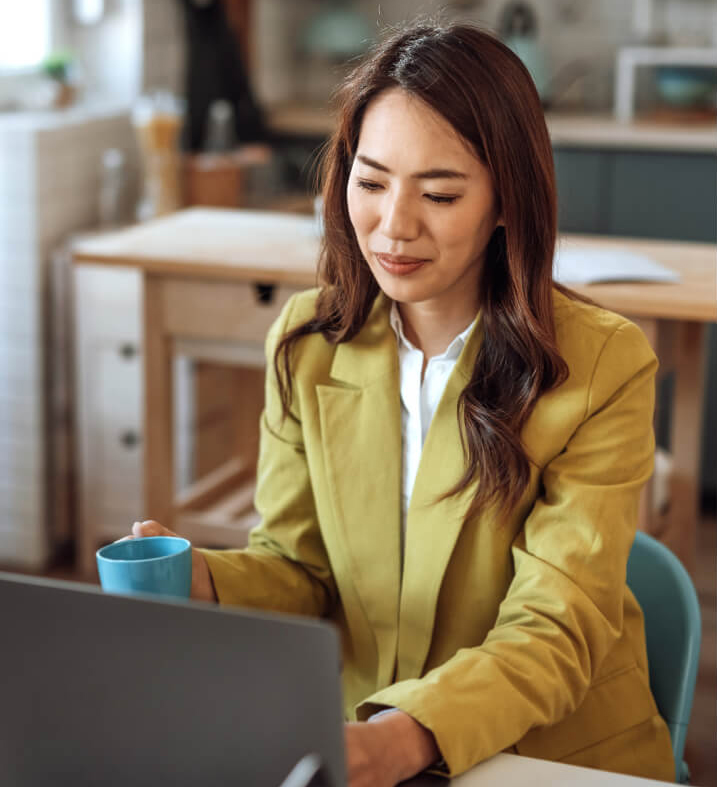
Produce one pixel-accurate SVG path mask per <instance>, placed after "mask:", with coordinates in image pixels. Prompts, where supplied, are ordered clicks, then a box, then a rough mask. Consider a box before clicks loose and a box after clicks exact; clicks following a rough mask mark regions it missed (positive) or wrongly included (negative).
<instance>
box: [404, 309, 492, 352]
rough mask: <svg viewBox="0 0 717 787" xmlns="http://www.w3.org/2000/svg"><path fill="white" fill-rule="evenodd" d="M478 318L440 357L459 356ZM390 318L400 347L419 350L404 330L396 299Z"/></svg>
mask: <svg viewBox="0 0 717 787" xmlns="http://www.w3.org/2000/svg"><path fill="white" fill-rule="evenodd" d="M477 319H478V318H477V317H476V318H475V319H474V320H473V322H472V323H471V324H470V325H469V326H468V327H467V328H466V329H465V330H463V331H461V332H460V333H459V334H458V336H456V337H455V338H454V339H453V341H451V343H450V344H449V345H448V347H446V349H445V350H444V352H443V353H441V355H440V356H439V357H441V358H458V356H459V355H460V354H461V350H462V349H463V346H464V345H465V343H466V340H467V339H468V336H469V334H470V332H471V331H472V330H473V326H474V325H475V324H476V320H477ZM389 320H390V323H391V328H393V331H394V333H395V334H396V338H397V339H398V344H399V347H401V346H403V347H405V348H406V349H408V350H417V349H418V348H417V347H415V346H414V345H413V344H411V342H410V341H409V340H408V339H407V338H406V334H405V333H404V332H403V321H402V320H401V313H400V312H399V311H398V304H397V303H396V301H393V302H392V303H391V312H390V316H389Z"/></svg>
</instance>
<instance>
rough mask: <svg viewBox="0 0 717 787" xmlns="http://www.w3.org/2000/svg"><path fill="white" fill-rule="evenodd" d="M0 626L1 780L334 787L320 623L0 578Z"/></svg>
mask: <svg viewBox="0 0 717 787" xmlns="http://www.w3.org/2000/svg"><path fill="white" fill-rule="evenodd" d="M0 620H2V621H3V636H2V642H1V644H0V783H1V784H7V785H12V787H45V786H47V787H60V785H66V784H67V785H73V787H84V786H85V785H98V784H101V785H103V787H114V785H116V786H117V787H134V786H135V785H136V786H137V787H143V786H144V785H146V786H147V787H159V785H173V787H185V785H186V787H189V786H190V785H191V787H196V786H197V785H202V786H203V787H212V786H213V785H221V786H222V787H224V785H232V786H235V785H249V786H251V787H280V785H282V784H284V785H285V787H304V786H306V787H308V785H312V787H345V784H346V776H345V765H344V751H343V714H342V704H341V684H340V649H339V640H338V635H337V633H336V631H335V630H334V628H333V627H332V626H331V625H329V624H327V623H324V622H321V621H315V620H309V619H305V618H298V617H288V616H282V615H276V614H272V613H264V612H255V611H250V610H244V609H238V608H229V607H219V606H216V605H211V604H204V603H202V602H193V601H191V602H182V601H172V600H158V599H157V598H156V597H149V596H145V597H136V596H134V597H131V596H119V595H110V594H105V593H103V592H102V590H101V589H100V588H98V587H96V586H93V585H84V584H79V583H74V582H65V581H59V580H49V579H42V578H36V577H27V576H19V575H15V574H6V573H0ZM411 783H412V784H416V785H418V784H436V783H438V784H445V783H446V782H445V781H444V780H441V779H438V778H437V777H432V776H422V777H420V778H418V779H416V780H414V781H412V782H411Z"/></svg>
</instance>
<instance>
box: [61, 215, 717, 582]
mask: <svg viewBox="0 0 717 787" xmlns="http://www.w3.org/2000/svg"><path fill="white" fill-rule="evenodd" d="M562 242H563V243H568V244H570V245H571V246H572V247H580V246H585V247H590V248H593V247H600V248H607V249H609V248H621V249H629V250H631V251H635V252H638V253H641V254H645V255H647V256H649V257H651V258H652V259H654V260H655V261H657V262H658V263H660V264H662V265H664V266H665V267H668V268H671V269H672V270H674V271H677V272H678V273H679V274H680V276H681V281H680V283H678V284H645V283H642V284H638V283H621V284H594V285H584V286H579V287H575V289H576V290H577V291H578V292H581V293H583V294H585V295H587V296H588V297H590V298H592V299H593V300H595V301H597V302H598V303H600V304H602V305H603V306H605V307H607V308H609V309H612V310H614V311H617V312H620V313H623V314H625V315H627V316H629V317H631V318H632V319H634V320H635V321H636V322H637V323H638V324H639V325H640V326H641V327H642V329H643V330H644V331H645V333H646V334H647V336H648V338H649V340H650V341H651V343H652V345H653V347H654V348H655V350H656V352H657V354H658V356H659V358H660V361H661V367H662V373H663V374H664V373H665V372H667V371H668V370H672V371H673V372H674V373H675V392H674V402H673V413H672V425H671V429H672V442H671V450H672V454H673V458H674V477H673V485H672V505H671V510H670V511H669V513H668V514H667V515H666V516H664V517H657V518H653V517H651V513H650V508H651V507H650V505H647V504H643V506H642V513H641V526H642V527H644V528H645V529H647V530H649V531H650V532H653V533H654V534H656V535H658V536H659V537H660V538H661V539H662V540H663V541H666V542H667V543H668V544H669V546H671V547H672V549H673V550H674V551H675V552H676V553H677V554H678V555H679V556H680V557H681V559H682V560H683V562H684V563H685V564H686V565H687V567H688V568H692V566H693V562H694V555H695V550H696V521H697V515H698V511H697V504H698V470H699V459H700V444H701V429H702V397H703V388H704V385H703V381H704V368H703V367H704V360H703V350H704V348H703V336H704V330H703V329H704V324H705V323H706V322H711V321H715V320H717V298H716V292H717V281H716V276H715V268H716V257H715V247H714V246H712V245H708V244H696V243H665V242H653V241H642V240H640V241H638V240H634V239H616V238H610V239H607V238H605V237H588V236H577V235H572V236H563V238H562ZM318 248H319V238H318V233H317V230H316V225H315V222H314V219H312V218H310V217H300V216H295V215H289V214H280V213H269V212H254V211H238V210H221V209H206V208H194V209H190V210H184V211H180V212H178V213H176V214H173V215H171V216H168V217H164V218H161V219H157V220H154V221H151V222H148V223H146V224H142V225H138V226H135V227H131V228H128V229H125V230H120V231H118V232H116V233H111V234H108V235H104V236H102V237H98V238H96V239H92V240H88V241H86V242H82V243H79V244H78V245H77V246H76V247H75V249H74V260H75V262H77V263H83V262H85V263H94V264H106V265H123V266H133V267H136V268H139V269H140V270H141V272H142V274H143V280H144V371H145V442H144V446H145V454H144V456H145V515H146V516H147V517H151V518H153V519H157V520H159V521H161V522H163V523H164V524H167V525H169V526H172V525H173V526H174V527H176V528H177V529H178V530H180V531H181V532H182V533H184V534H186V535H187V537H189V538H195V537H197V536H198V538H197V540H201V541H202V542H204V543H212V542H213V543H217V544H221V543H224V544H226V545H228V546H230V545H239V544H238V540H237V537H236V534H237V533H238V532H240V531H242V538H244V537H245V530H246V528H247V527H248V526H250V525H251V524H252V523H253V521H254V516H255V515H254V514H253V511H252V507H251V501H252V494H253V485H252V478H253V473H254V464H255V459H256V445H255V444H249V445H247V450H246V453H245V454H243V455H242V456H241V457H238V458H237V459H234V460H232V461H231V462H228V463H227V465H226V466H224V467H222V468H220V469H219V470H217V471H215V472H214V473H213V474H212V477H210V478H204V479H200V480H199V481H198V482H197V483H196V484H195V485H194V486H193V487H192V488H190V489H189V490H185V491H183V492H182V493H181V495H180V496H179V497H178V496H177V495H175V489H174V482H173V478H174V476H173V468H174V455H173V445H172V412H173V402H172V387H171V374H170V370H171V363H172V358H173V355H174V354H175V353H178V352H179V353H183V354H188V355H191V356H192V357H195V358H204V359H211V360H214V361H219V362H227V363H237V364H241V365H242V366H243V367H245V368H247V370H248V372H247V374H248V375H249V376H248V377H247V386H246V390H243V391H239V392H238V399H237V407H241V408H243V411H246V421H247V423H249V422H252V423H253V422H255V421H256V419H257V417H258V412H259V409H260V407H261V396H262V394H261V390H260V388H259V387H258V384H257V372H256V369H257V368H260V367H262V366H263V364H264V357H263V341H264V337H265V334H266V331H267V330H268V328H269V326H270V325H271V323H272V322H273V320H274V319H275V317H276V316H277V315H278V313H279V311H280V309H281V307H282V305H283V304H284V302H285V301H286V300H287V298H288V297H289V295H290V294H291V293H292V292H294V291H296V290H301V289H305V288H306V287H310V286H313V285H314V284H315V281H316V275H315V267H316V259H317V254H318ZM252 370H253V372H252ZM252 373H253V376H251V375H252ZM247 434H249V431H248V432H247ZM249 442H251V440H250V441H249Z"/></svg>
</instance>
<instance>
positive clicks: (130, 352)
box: [119, 342, 139, 361]
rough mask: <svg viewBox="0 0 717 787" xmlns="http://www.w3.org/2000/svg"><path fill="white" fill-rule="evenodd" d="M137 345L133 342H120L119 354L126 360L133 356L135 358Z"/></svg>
mask: <svg viewBox="0 0 717 787" xmlns="http://www.w3.org/2000/svg"><path fill="white" fill-rule="evenodd" d="M138 352H139V351H138V349H137V345H136V344H132V343H131V342H124V343H123V344H120V348H119V354H120V355H121V356H122V357H123V358H124V359H125V360H126V361H129V360H130V359H131V358H134V357H135V355H137V353H138Z"/></svg>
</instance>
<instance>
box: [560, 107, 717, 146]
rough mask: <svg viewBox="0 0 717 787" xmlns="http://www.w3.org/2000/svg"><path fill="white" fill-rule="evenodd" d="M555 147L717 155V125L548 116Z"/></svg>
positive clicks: (564, 115)
mask: <svg viewBox="0 0 717 787" xmlns="http://www.w3.org/2000/svg"><path fill="white" fill-rule="evenodd" d="M545 119H546V121H547V123H548V131H549V132H550V138H551V139H552V141H553V145H555V146H556V147H558V146H565V147H586V148H588V147H589V148H620V149H625V148H635V149H641V150H670V151H674V152H685V153H715V154H717V122H715V123H677V122H674V121H672V122H658V121H655V120H648V119H642V120H641V119H640V118H636V119H635V120H633V121H630V122H628V123H621V122H620V121H618V120H616V119H615V118H614V117H613V116H612V115H610V114H603V115H579V114H567V113H566V114H563V113H561V112H548V113H546V115H545Z"/></svg>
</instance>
